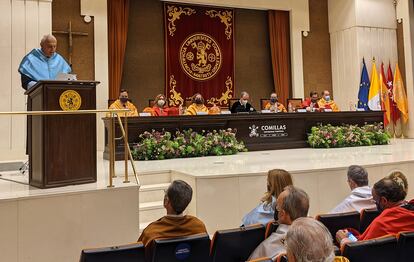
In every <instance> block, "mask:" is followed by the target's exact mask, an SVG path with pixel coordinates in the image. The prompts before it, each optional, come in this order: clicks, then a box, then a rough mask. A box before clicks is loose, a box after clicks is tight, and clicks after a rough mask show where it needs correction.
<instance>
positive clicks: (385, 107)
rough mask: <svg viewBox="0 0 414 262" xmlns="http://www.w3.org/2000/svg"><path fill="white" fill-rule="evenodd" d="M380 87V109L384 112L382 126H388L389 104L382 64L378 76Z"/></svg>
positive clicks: (389, 117)
mask: <svg viewBox="0 0 414 262" xmlns="http://www.w3.org/2000/svg"><path fill="white" fill-rule="evenodd" d="M380 85H381V109H382V111H384V126H388V124H389V123H390V121H391V120H390V119H391V105H390V104H391V103H390V97H389V95H388V88H387V79H386V78H385V73H384V63H381V74H380Z"/></svg>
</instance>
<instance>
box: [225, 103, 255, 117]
mask: <svg viewBox="0 0 414 262" xmlns="http://www.w3.org/2000/svg"><path fill="white" fill-rule="evenodd" d="M230 111H231V112H232V113H233V114H234V113H240V112H255V111H256V110H255V109H254V108H253V106H252V105H251V104H250V103H247V104H246V106H244V105H242V104H241V103H240V101H237V102H235V103H234V104H233V106H232V107H231V109H230Z"/></svg>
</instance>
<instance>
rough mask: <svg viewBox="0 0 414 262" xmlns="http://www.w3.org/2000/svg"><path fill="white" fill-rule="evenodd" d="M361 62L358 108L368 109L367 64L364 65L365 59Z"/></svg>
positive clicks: (368, 83)
mask: <svg viewBox="0 0 414 262" xmlns="http://www.w3.org/2000/svg"><path fill="white" fill-rule="evenodd" d="M362 63H363V64H364V66H363V67H362V73H361V82H360V84H359V92H358V108H364V109H365V110H369V108H368V93H369V85H370V81H369V75H368V70H367V66H366V65H365V59H362Z"/></svg>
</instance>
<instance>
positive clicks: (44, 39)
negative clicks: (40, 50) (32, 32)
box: [40, 34, 57, 45]
mask: <svg viewBox="0 0 414 262" xmlns="http://www.w3.org/2000/svg"><path fill="white" fill-rule="evenodd" d="M56 41H57V40H56V37H54V36H53V35H50V34H49V35H44V36H43V37H42V39H41V40H40V45H43V44H44V43H47V42H56Z"/></svg>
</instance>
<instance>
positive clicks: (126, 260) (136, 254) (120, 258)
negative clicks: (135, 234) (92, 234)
mask: <svg viewBox="0 0 414 262" xmlns="http://www.w3.org/2000/svg"><path fill="white" fill-rule="evenodd" d="M144 250H145V249H144V245H143V244H142V243H141V242H139V243H134V244H130V245H122V246H113V247H104V248H94V249H84V250H82V252H81V256H80V262H112V261H117V262H133V261H134V262H144V261H145V251H144Z"/></svg>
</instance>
